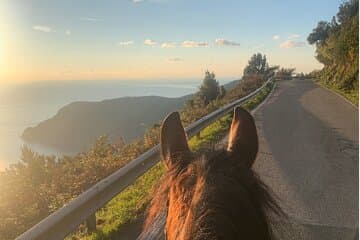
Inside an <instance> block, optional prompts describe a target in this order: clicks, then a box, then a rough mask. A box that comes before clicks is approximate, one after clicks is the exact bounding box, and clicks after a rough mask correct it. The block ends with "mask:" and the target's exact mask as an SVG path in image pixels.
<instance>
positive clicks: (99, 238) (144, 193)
mask: <svg viewBox="0 0 360 240" xmlns="http://www.w3.org/2000/svg"><path fill="white" fill-rule="evenodd" d="M271 89H272V84H269V85H268V86H266V87H265V88H264V89H263V90H262V91H260V92H259V94H257V95H256V96H254V97H253V98H252V99H250V100H249V101H248V102H247V103H246V104H245V105H243V107H245V108H246V109H248V110H252V109H254V108H255V107H256V106H257V105H258V104H259V103H261V102H262V101H263V100H264V99H265V98H266V96H267V95H268V94H269V93H270V91H271ZM231 120H232V115H231V114H228V115H226V116H224V117H223V118H221V119H220V120H218V121H216V122H214V123H212V124H210V125H209V126H207V127H206V128H205V129H203V130H202V131H201V133H200V136H195V137H193V138H191V139H190V140H189V146H190V148H191V149H192V150H193V151H196V150H198V149H200V148H201V147H202V146H204V145H206V144H209V143H214V142H217V141H218V140H220V139H221V138H222V137H223V136H224V135H225V134H226V132H227V130H229V127H230V123H231ZM164 172H165V169H164V167H163V165H162V163H158V164H157V165H155V166H154V167H153V168H151V169H150V170H149V171H148V172H147V173H145V174H144V175H143V176H141V177H140V178H139V179H138V180H137V181H135V183H134V184H133V185H131V186H130V187H128V188H127V189H126V190H125V191H123V192H122V193H120V194H119V195H118V196H116V197H115V198H114V199H113V200H111V201H110V202H109V203H108V204H107V205H106V206H105V207H104V208H103V209H101V210H99V211H98V212H97V213H96V218H97V223H98V225H97V228H98V230H97V231H96V232H93V233H92V234H90V235H79V234H78V235H73V236H70V237H69V238H70V239H86V240H105V239H116V238H117V235H118V232H119V231H120V230H121V228H122V227H124V226H125V227H126V225H127V224H131V223H132V222H134V221H135V220H136V219H137V218H138V217H140V216H142V214H143V213H144V210H145V209H146V206H147V205H148V203H149V200H150V199H149V194H150V193H151V191H152V187H153V186H154V185H155V184H157V183H159V180H160V179H161V176H162V175H163V174H164Z"/></svg>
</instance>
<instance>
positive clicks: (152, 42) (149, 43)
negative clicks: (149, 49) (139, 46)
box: [144, 39, 156, 46]
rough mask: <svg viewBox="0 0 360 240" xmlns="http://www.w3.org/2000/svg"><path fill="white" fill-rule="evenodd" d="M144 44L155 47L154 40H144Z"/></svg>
mask: <svg viewBox="0 0 360 240" xmlns="http://www.w3.org/2000/svg"><path fill="white" fill-rule="evenodd" d="M144 44H145V45H148V46H154V45H156V42H155V41H154V40H151V39H146V40H145V41H144Z"/></svg>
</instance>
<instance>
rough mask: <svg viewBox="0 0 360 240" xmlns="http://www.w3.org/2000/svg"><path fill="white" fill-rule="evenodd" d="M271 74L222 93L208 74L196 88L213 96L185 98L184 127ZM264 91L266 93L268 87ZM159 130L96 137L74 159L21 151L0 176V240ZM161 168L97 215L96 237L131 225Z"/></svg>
mask: <svg viewBox="0 0 360 240" xmlns="http://www.w3.org/2000/svg"><path fill="white" fill-rule="evenodd" d="M272 74H273V72H272V71H262V72H258V73H255V74H253V73H251V74H250V73H249V74H245V75H244V77H243V78H242V80H241V81H240V82H239V83H238V84H236V86H235V87H234V88H233V89H231V90H224V89H221V87H219V86H218V84H216V83H217V80H216V78H215V74H213V73H211V74H209V72H207V73H206V76H205V78H204V81H203V83H202V85H201V88H200V89H208V88H209V87H210V86H212V87H214V86H217V87H218V91H216V92H217V94H216V96H215V97H214V96H213V98H211V99H209V98H207V96H206V94H207V93H208V92H206V91H199V92H198V93H196V94H195V95H194V96H192V98H190V99H188V100H187V101H186V103H185V106H184V107H183V109H182V110H181V118H182V121H183V123H184V125H185V126H187V125H188V124H190V123H192V122H194V121H196V120H198V119H199V118H201V117H202V116H204V115H206V114H208V113H210V112H212V111H214V110H216V109H217V108H219V107H221V106H223V105H224V104H227V103H229V102H232V101H234V100H236V99H238V98H240V97H242V96H245V95H247V94H248V93H250V92H251V91H253V90H254V89H256V88H258V87H259V86H261V85H262V84H263V83H264V81H265V80H266V79H267V78H268V77H269V76H270V75H272ZM265 90H266V92H265V93H267V92H268V91H269V88H266V89H265ZM205 93H206V94H205ZM265 93H262V94H263V95H260V96H261V97H259V98H258V99H257V98H255V100H254V102H251V101H250V102H249V107H253V106H255V105H256V104H257V102H259V101H260V99H263V97H264V96H266V95H265ZM221 121H222V122H221ZM221 121H220V122H218V123H215V124H214V125H211V126H209V128H207V129H205V130H204V131H203V133H202V134H200V136H198V137H197V138H196V139H195V140H192V141H193V143H192V146H193V149H194V150H196V149H198V148H200V147H201V146H202V145H203V144H206V143H208V142H209V141H214V140H215V139H216V138H217V137H219V136H220V133H221V132H222V131H224V129H226V128H227V127H228V125H229V121H228V120H226V118H225V119H223V120H221ZM159 129H160V122H159V124H155V125H153V126H152V127H151V128H149V129H148V130H147V131H146V132H145V134H144V136H143V138H141V139H138V140H134V141H133V142H131V143H128V144H126V143H124V142H121V141H120V142H115V143H110V142H109V141H108V140H109V139H108V138H107V137H106V136H104V137H100V138H99V139H98V140H97V141H96V142H95V143H94V144H93V146H92V147H91V149H90V150H88V151H86V152H83V153H79V154H77V155H76V156H74V157H68V156H63V157H59V158H56V157H55V156H44V155H41V154H37V153H35V152H33V151H31V150H30V149H28V148H26V147H24V148H23V150H22V157H21V160H20V161H19V162H18V163H17V164H14V165H12V166H11V167H9V168H8V169H6V170H5V171H3V172H0V212H1V214H2V217H1V218H0V236H1V238H2V239H14V238H15V237H16V236H18V235H19V234H20V233H22V232H24V231H25V230H27V229H29V228H30V227H31V226H33V225H34V224H36V223H37V222H39V221H40V220H41V219H43V218H45V217H46V216H48V215H49V214H51V213H52V212H54V211H55V210H57V209H58V208H60V207H62V206H63V205H64V204H66V203H68V202H69V201H71V200H72V199H73V198H75V197H76V196H78V195H79V194H80V193H82V192H84V191H85V190H86V189H88V188H89V187H90V186H92V185H93V184H94V183H96V182H98V181H99V180H101V179H103V178H104V177H106V176H108V175H110V174H111V173H113V172H114V171H116V170H117V169H119V168H121V167H122V166H124V165H125V164H127V163H128V162H130V161H131V160H133V159H135V158H136V157H137V156H139V155H140V154H142V153H143V152H145V151H146V150H148V149H150V148H151V147H153V146H155V145H156V144H158V142H159ZM161 168H162V167H161V164H160V165H157V166H156V167H155V168H154V169H153V170H152V171H150V172H149V173H148V174H146V175H145V176H143V177H142V178H141V179H139V180H138V181H137V182H136V183H135V184H134V185H133V186H132V187H130V188H128V189H127V190H126V191H125V192H124V193H122V194H120V195H119V196H118V197H117V198H115V199H114V200H113V201H112V205H111V203H110V205H108V207H106V208H104V209H103V210H101V211H99V212H98V217H99V218H98V219H99V220H98V227H99V228H100V231H99V232H97V235H96V236H98V237H99V238H101V236H105V235H106V236H110V235H111V234H114V232H116V231H117V230H118V228H119V226H121V225H122V224H124V223H128V222H130V221H132V220H133V219H134V217H136V216H137V214H138V212H140V213H141V212H142V211H143V209H144V207H145V206H146V203H147V200H146V199H148V194H149V193H150V192H151V186H152V185H153V184H154V183H155V182H156V181H158V179H159V178H160V176H161V174H162V170H161ZM9 226H11V227H9ZM104 234H105V235H104Z"/></svg>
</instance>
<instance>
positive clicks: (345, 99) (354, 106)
mask: <svg viewBox="0 0 360 240" xmlns="http://www.w3.org/2000/svg"><path fill="white" fill-rule="evenodd" d="M314 83H315V84H316V85H318V86H319V87H321V88H323V89H325V90H327V91H329V92H331V93H333V94H335V95H336V96H338V97H339V98H341V99H343V100H344V101H345V102H347V103H348V104H350V105H351V106H352V107H353V108H355V109H356V110H357V111H359V107H358V106H356V105H355V104H354V103H352V102H351V101H350V100H348V99H347V98H346V97H344V96H343V95H341V94H340V93H338V92H336V91H334V90H332V89H330V88H327V87H326V86H323V85H321V84H319V83H317V82H315V81H314Z"/></svg>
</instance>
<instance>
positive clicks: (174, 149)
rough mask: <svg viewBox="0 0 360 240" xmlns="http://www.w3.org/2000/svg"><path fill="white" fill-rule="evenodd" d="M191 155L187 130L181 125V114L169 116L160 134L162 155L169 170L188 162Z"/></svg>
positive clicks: (174, 113)
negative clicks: (187, 157)
mask: <svg viewBox="0 0 360 240" xmlns="http://www.w3.org/2000/svg"><path fill="white" fill-rule="evenodd" d="M189 153H190V150H189V146H188V143H187V138H186V134H185V130H184V128H183V126H182V124H181V120H180V114H179V113H178V112H173V113H171V114H169V115H168V116H167V117H166V118H165V120H164V122H163V124H162V126H161V133H160V154H161V157H162V159H163V160H164V161H165V164H166V166H167V167H168V168H172V167H173V166H174V165H182V163H184V161H188V159H186V156H188V154H189Z"/></svg>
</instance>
